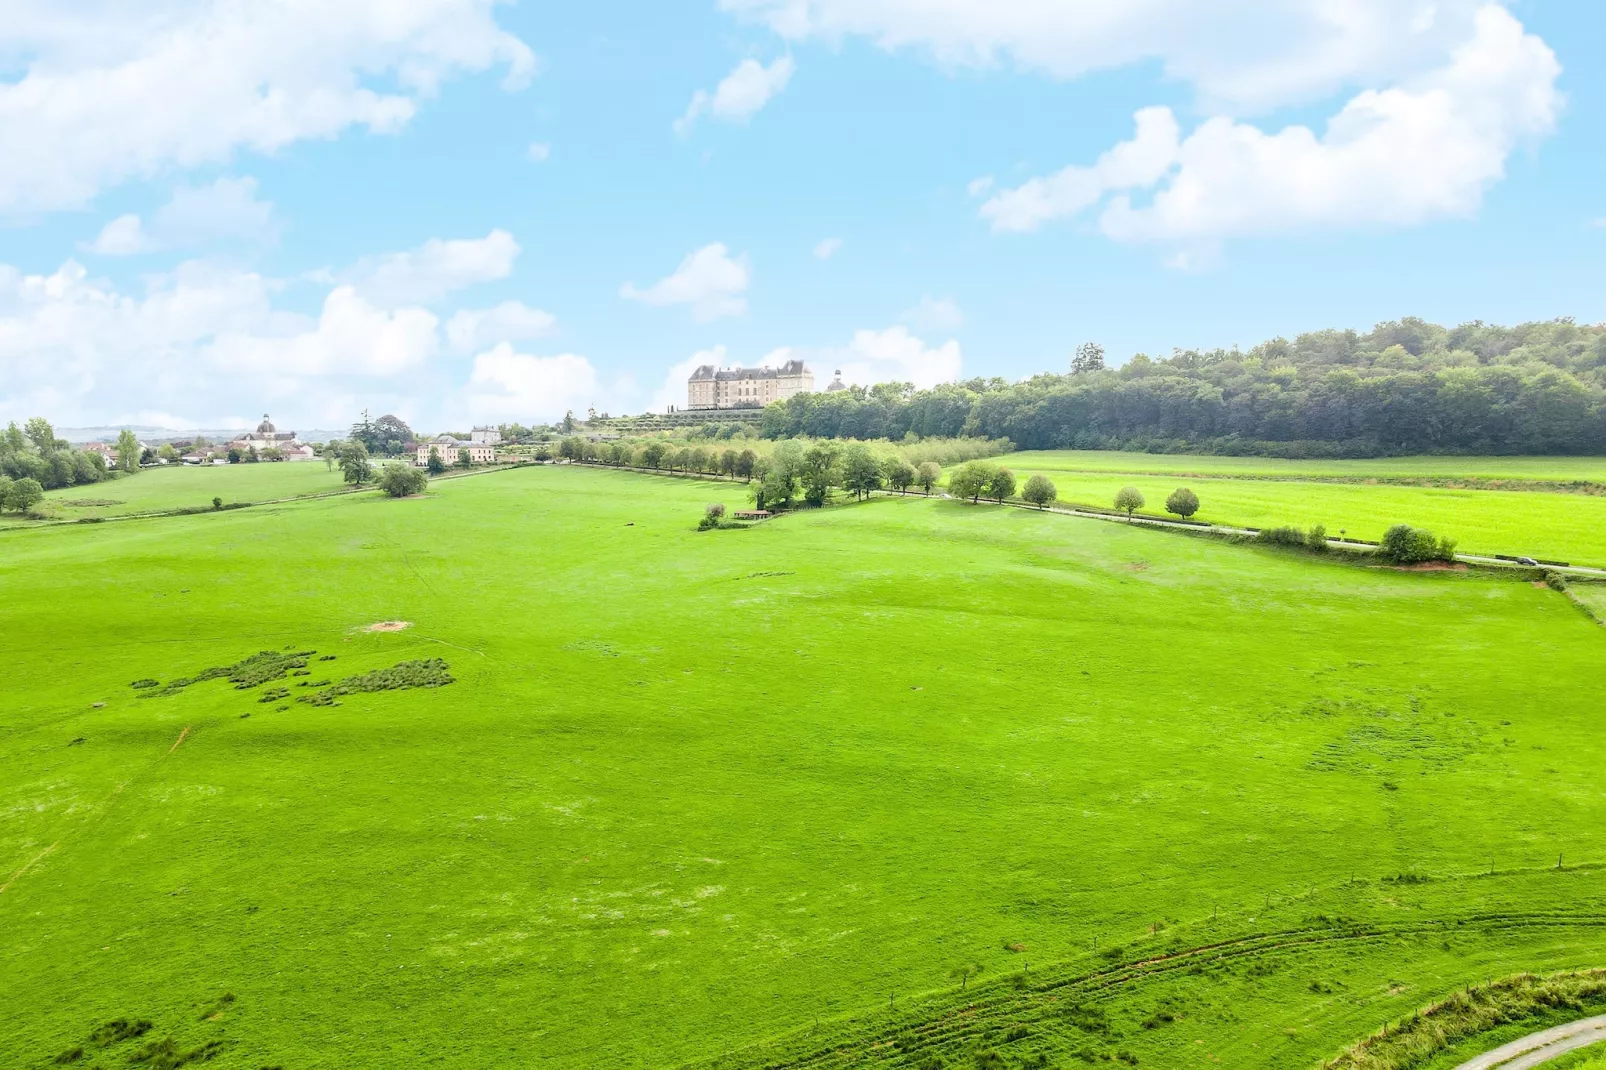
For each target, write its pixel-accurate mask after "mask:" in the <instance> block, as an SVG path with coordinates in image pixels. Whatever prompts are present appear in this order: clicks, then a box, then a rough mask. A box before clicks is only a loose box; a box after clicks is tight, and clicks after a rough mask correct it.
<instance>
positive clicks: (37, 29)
mask: <svg viewBox="0 0 1606 1070" xmlns="http://www.w3.org/2000/svg"><path fill="white" fill-rule="evenodd" d="M494 7H495V0H410V2H407V3H376V2H374V0H263V2H258V3H232V2H225V0H148V2H145V3H138V4H116V3H111V2H109V0H100V2H87V3H79V4H49V5H46V4H37V5H24V6H23V7H22V8H21V10H16V5H12V6H11V8H12V9H11V10H8V11H7V13H6V17H5V19H4V21H3V22H0V55H3V56H5V57H7V59H8V60H10V65H9V68H8V73H11V72H20V76H15V77H13V78H12V79H11V80H8V81H0V213H27V212H40V211H50V210H55V209H62V208H73V207H78V206H81V205H83V204H85V203H87V202H88V201H89V200H90V199H91V198H93V197H94V196H95V195H96V194H97V193H99V192H100V191H101V190H103V189H106V188H109V187H111V186H115V185H117V184H119V183H121V182H123V181H125V180H127V179H130V178H136V177H148V176H151V175H155V174H158V173H160V172H161V171H163V170H166V169H168V168H171V167H175V166H176V167H193V166H196V165H200V164H206V163H217V162H222V161H225V160H228V159H230V158H231V157H232V156H233V155H234V154H235V153H236V152H238V151H240V150H242V149H244V150H251V151H257V152H273V151H275V150H277V149H279V148H282V147H284V146H286V145H289V144H292V143H294V142H297V141H301V140H305V139H308V138H329V137H334V136H336V135H338V134H340V133H341V132H342V131H344V130H346V129H347V128H349V127H352V126H362V127H367V128H368V129H369V130H371V131H375V132H388V131H393V130H395V129H397V128H398V127H400V126H402V125H404V124H405V123H407V122H408V120H410V119H411V117H412V115H413V113H414V112H415V111H416V109H417V107H418V104H419V101H420V99H421V98H423V97H426V96H428V95H430V94H432V93H434V92H436V91H437V89H438V87H439V85H440V83H441V82H442V81H444V80H446V79H448V78H450V77H452V76H454V75H456V74H459V73H462V72H473V71H482V70H486V69H488V68H490V67H493V66H502V67H505V68H506V69H507V71H508V76H507V79H506V83H505V84H506V85H507V86H508V87H509V88H516V87H517V86H518V85H520V84H522V83H523V82H525V81H527V80H528V78H529V77H530V75H531V74H532V73H533V72H534V68H535V60H534V56H533V55H532V54H531V52H530V50H529V48H528V47H526V46H525V45H524V44H523V43H522V42H520V41H519V40H518V39H517V38H515V37H513V36H512V35H510V34H508V33H506V32H504V31H502V30H501V29H500V28H499V27H498V26H497V25H496V20H495V18H494V15H493V9H494ZM43 146H48V151H42V147H43Z"/></svg>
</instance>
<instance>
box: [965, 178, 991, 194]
mask: <svg viewBox="0 0 1606 1070" xmlns="http://www.w3.org/2000/svg"><path fill="white" fill-rule="evenodd" d="M992 188H993V176H992V175H982V176H981V177H980V178H973V179H971V180H970V182H969V184H968V185H966V186H965V192H966V193H968V194H970V195H971V196H972V197H985V196H987V193H988V191H989V190H991V189H992Z"/></svg>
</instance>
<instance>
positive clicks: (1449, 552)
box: [1377, 524, 1455, 565]
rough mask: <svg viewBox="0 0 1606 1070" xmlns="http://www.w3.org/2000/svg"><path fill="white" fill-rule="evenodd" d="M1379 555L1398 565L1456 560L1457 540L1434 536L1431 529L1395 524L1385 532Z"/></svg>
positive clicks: (1379, 546) (1379, 545)
mask: <svg viewBox="0 0 1606 1070" xmlns="http://www.w3.org/2000/svg"><path fill="white" fill-rule="evenodd" d="M1377 556H1379V557H1381V558H1382V559H1383V560H1385V561H1390V562H1393V563H1394V564H1396V565H1419V564H1422V563H1424V562H1428V561H1454V560H1455V540H1454V539H1437V538H1434V536H1433V533H1432V532H1431V531H1426V530H1424V529H1422V528H1413V527H1411V525H1409V524H1395V525H1394V526H1393V527H1391V528H1389V529H1388V531H1387V532H1385V533H1384V534H1383V541H1382V542H1381V543H1379V544H1378V547H1377Z"/></svg>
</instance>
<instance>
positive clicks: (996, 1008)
mask: <svg viewBox="0 0 1606 1070" xmlns="http://www.w3.org/2000/svg"><path fill="white" fill-rule="evenodd" d="M1603 926H1606V916H1602V915H1600V914H1595V913H1580V914H1566V913H1560V912H1533V913H1527V912H1520V913H1519V912H1512V913H1488V914H1472V915H1464V916H1460V917H1447V918H1444V919H1442V920H1439V921H1429V922H1422V923H1418V924H1409V925H1356V926H1343V927H1329V928H1307V929H1288V930H1283V931H1279V932H1274V933H1260V934H1254V935H1250V936H1245V937H1241V938H1238V939H1233V940H1224V941H1217V942H1214V943H1210V944H1202V945H1199V946H1197V947H1192V948H1184V949H1181V950H1178V951H1174V952H1168V953H1166V954H1162V955H1155V956H1151V957H1149V958H1145V959H1139V960H1136V961H1134V962H1127V963H1121V964H1119V965H1115V966H1111V967H1108V968H1105V969H1100V970H1093V971H1090V972H1086V973H1072V972H1071V971H1070V969H1069V968H1068V967H1060V968H1058V969H1056V968H1055V967H1052V966H1051V967H1048V968H1047V969H1045V970H1044V971H1043V973H1045V974H1048V975H1049V976H1048V977H1047V978H1046V979H1045V980H1043V981H1037V982H1034V983H1032V984H1031V986H1030V987H1029V988H1027V989H1025V990H1024V991H1021V990H1016V991H999V992H997V993H996V994H995V995H991V996H988V997H984V998H983V999H981V1000H978V1001H975V1002H971V1003H966V1004H963V1005H959V1006H951V1007H949V1008H947V1009H942V1010H939V1009H937V1008H932V1010H933V1012H934V1013H933V1014H932V1015H931V1016H930V1017H926V1018H924V1019H915V1020H910V1019H907V1018H905V1019H904V1020H902V1021H887V1022H885V1024H882V1025H878V1026H871V1027H869V1028H864V1027H862V1026H861V1027H860V1028H857V1029H855V1028H853V1020H852V1019H849V1020H848V1021H845V1022H843V1023H841V1027H840V1028H839V1029H837V1030H832V1031H830V1032H828V1034H827V1035H826V1036H822V1037H820V1038H819V1040H818V1041H816V1042H814V1043H813V1044H812V1045H808V1042H807V1040H806V1039H805V1038H804V1037H801V1036H800V1037H796V1038H795V1039H793V1040H792V1041H790V1042H788V1041H786V1040H779V1041H773V1040H772V1041H761V1042H758V1043H756V1044H753V1045H750V1046H748V1047H747V1048H745V1049H743V1051H742V1052H741V1053H736V1052H732V1053H728V1054H727V1055H725V1056H722V1057H719V1058H715V1059H710V1060H706V1061H698V1062H694V1063H688V1064H685V1065H687V1066H697V1067H704V1066H707V1067H728V1066H748V1065H753V1066H763V1067H765V1068H766V1070H805V1068H807V1070H828V1068H832V1067H838V1066H851V1065H862V1064H863V1063H865V1062H867V1061H883V1060H902V1059H912V1058H914V1057H915V1056H916V1055H918V1054H919V1053H920V1052H923V1051H925V1052H932V1053H936V1052H939V1051H944V1050H949V1049H952V1048H954V1047H958V1046H961V1045H964V1044H966V1043H968V1042H970V1041H973V1040H975V1039H977V1038H979V1037H980V1036H981V1035H983V1034H985V1033H988V1032H993V1031H996V1030H998V1029H1000V1028H1002V1027H1004V1026H1006V1025H1007V1026H1020V1025H1028V1024H1037V1023H1040V1022H1042V1021H1044V1020H1045V1019H1047V1018H1049V1017H1050V1016H1051V1015H1058V1014H1060V1013H1061V1012H1063V1010H1064V1009H1065V1008H1066V1007H1067V1006H1074V1005H1075V1004H1076V1003H1077V1002H1078V1000H1077V999H1076V998H1075V997H1082V998H1094V999H1096V998H1099V997H1101V996H1104V995H1107V994H1110V993H1113V992H1117V991H1120V990H1122V989H1127V988H1130V987H1133V986H1136V985H1140V984H1146V983H1148V982H1151V981H1156V980H1164V979H1166V978H1167V977H1169V976H1171V975H1173V974H1176V973H1180V972H1184V971H1188V970H1192V969H1195V968H1197V967H1199V966H1201V965H1210V966H1220V965H1224V964H1228V963H1231V962H1233V961H1238V960H1244V959H1252V958H1255V957H1258V956H1262V955H1287V954H1305V953H1310V952H1319V951H1322V950H1324V949H1328V948H1333V947H1338V946H1345V945H1349V946H1353V945H1356V944H1362V943H1374V942H1378V941H1383V940H1390V939H1398V938H1401V937H1408V936H1430V935H1438V934H1442V933H1444V932H1447V931H1455V930H1463V931H1464V930H1466V929H1477V930H1480V931H1482V932H1485V933H1492V932H1504V931H1511V930H1515V929H1522V928H1547V929H1557V928H1599V927H1603ZM1056 973H1058V974H1060V976H1057V977H1056V976H1054V975H1055V974H1056ZM996 984H997V982H995V985H996ZM940 1000H941V997H940V996H939V997H937V1001H940ZM934 1002H935V1001H934ZM913 1013H918V1011H915V1012H913ZM828 1028H829V1027H828ZM809 1032H810V1033H813V1032H814V1030H810V1031H809ZM805 1045H808V1046H809V1047H812V1049H813V1050H806V1051H803V1052H802V1053H799V1054H789V1053H787V1052H786V1051H785V1049H786V1048H788V1047H791V1048H793V1049H794V1051H795V1050H796V1049H797V1048H799V1047H803V1046H805Z"/></svg>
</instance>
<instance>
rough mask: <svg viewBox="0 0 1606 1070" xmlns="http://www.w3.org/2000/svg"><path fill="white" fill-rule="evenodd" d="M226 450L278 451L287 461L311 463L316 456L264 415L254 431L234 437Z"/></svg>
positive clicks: (290, 432) (311, 450)
mask: <svg viewBox="0 0 1606 1070" xmlns="http://www.w3.org/2000/svg"><path fill="white" fill-rule="evenodd" d="M228 448H229V449H235V450H240V451H241V452H244V451H246V450H250V451H251V452H253V453H261V452H262V451H263V450H278V451H279V454H280V455H281V456H282V457H283V458H284V459H285V460H287V461H311V460H315V459H316V458H317V456H318V455H317V454H316V453H314V452H313V449H312V447H311V446H308V445H306V444H305V443H303V442H302V441H301V440H300V439H298V438H296V433H295V432H294V431H280V430H279V429H278V428H276V427H274V426H273V421H272V420H269V419H268V417H267V415H266V414H264V415H263V417H262V422H261V423H259V424H257V429H256V430H255V431H247V432H246V433H245V434H243V435H239V436H236V437H235V439H234V441H232V442H230V443H229V446H228Z"/></svg>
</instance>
